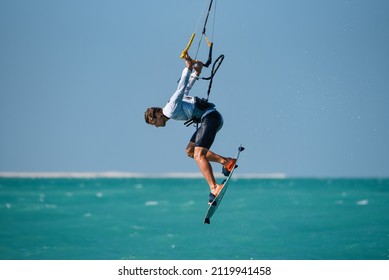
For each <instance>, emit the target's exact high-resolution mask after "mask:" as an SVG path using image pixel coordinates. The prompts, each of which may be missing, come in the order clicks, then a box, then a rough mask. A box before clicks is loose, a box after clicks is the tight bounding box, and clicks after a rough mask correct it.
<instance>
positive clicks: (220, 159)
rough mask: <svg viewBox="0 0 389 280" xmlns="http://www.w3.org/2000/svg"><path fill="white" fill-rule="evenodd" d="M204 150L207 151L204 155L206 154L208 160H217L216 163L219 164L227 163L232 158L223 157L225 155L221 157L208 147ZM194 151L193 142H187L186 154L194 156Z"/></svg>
mask: <svg viewBox="0 0 389 280" xmlns="http://www.w3.org/2000/svg"><path fill="white" fill-rule="evenodd" d="M206 150H207V153H206V155H205V156H206V158H207V160H208V161H211V162H217V163H220V164H221V165H226V164H227V163H229V162H230V161H231V160H232V158H225V157H222V156H221V155H218V154H215V153H214V152H212V151H211V150H208V149H206ZM194 151H195V145H194V143H193V142H189V143H188V146H187V147H186V154H187V155H188V157H191V158H194Z"/></svg>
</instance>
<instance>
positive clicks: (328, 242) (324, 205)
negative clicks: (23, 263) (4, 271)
mask: <svg viewBox="0 0 389 280" xmlns="http://www.w3.org/2000/svg"><path fill="white" fill-rule="evenodd" d="M208 193H209V190H208V187H207V185H206V183H205V181H204V180H203V179H189V178H186V179H185V178H0V259H2V260H8V259H13V260H20V259H25V260H29V259H39V260H49V259H55V260H67V259H75V260H84V259H88V260H100V259H105V260H120V259H141V260H162V259H163V260H164V259H168V260H190V259H202V260H207V259H223V260H236V259H243V260H249V259H266V260H327V259H331V260H345V259H347V260H370V259H373V260H379V259H383V260H387V259H389V179H296V178H290V179H243V178H240V179H236V180H234V181H232V183H231V184H230V185H229V189H228V191H227V193H226V195H225V197H224V200H223V202H222V204H221V205H220V207H219V209H218V211H217V212H216V214H215V215H214V217H213V219H212V221H211V224H210V225H204V224H203V218H204V214H205V211H206V209H207V198H208Z"/></svg>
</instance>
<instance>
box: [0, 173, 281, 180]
mask: <svg viewBox="0 0 389 280" xmlns="http://www.w3.org/2000/svg"><path fill="white" fill-rule="evenodd" d="M234 176H235V177H236V178H247V179H267V178H268V179H284V178H286V175H285V174H283V173H247V174H239V173H237V174H236V175H234ZM215 177H217V178H221V177H224V176H223V175H222V174H220V175H219V174H215ZM0 178H80V179H94V178H118V179H119V178H189V179H196V178H203V176H202V174H201V173H197V172H194V173H185V172H168V173H133V172H0Z"/></svg>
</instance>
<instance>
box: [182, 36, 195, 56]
mask: <svg viewBox="0 0 389 280" xmlns="http://www.w3.org/2000/svg"><path fill="white" fill-rule="evenodd" d="M195 35H196V33H193V34H192V36H191V37H190V40H189V43H188V45H187V46H186V48H185V49H184V50H183V51H182V53H181V56H180V58H185V56H186V54H187V53H188V50H189V48H190V46H191V45H192V42H193V39H194V37H195Z"/></svg>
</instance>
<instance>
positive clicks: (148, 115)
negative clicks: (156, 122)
mask: <svg viewBox="0 0 389 280" xmlns="http://www.w3.org/2000/svg"><path fill="white" fill-rule="evenodd" d="M159 112H161V113H162V108H160V107H150V108H147V110H146V112H145V121H146V123H148V124H150V120H152V119H154V118H155V117H156V115H157V113H159Z"/></svg>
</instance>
